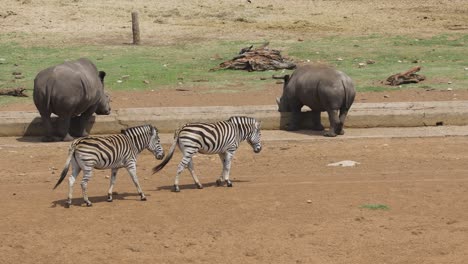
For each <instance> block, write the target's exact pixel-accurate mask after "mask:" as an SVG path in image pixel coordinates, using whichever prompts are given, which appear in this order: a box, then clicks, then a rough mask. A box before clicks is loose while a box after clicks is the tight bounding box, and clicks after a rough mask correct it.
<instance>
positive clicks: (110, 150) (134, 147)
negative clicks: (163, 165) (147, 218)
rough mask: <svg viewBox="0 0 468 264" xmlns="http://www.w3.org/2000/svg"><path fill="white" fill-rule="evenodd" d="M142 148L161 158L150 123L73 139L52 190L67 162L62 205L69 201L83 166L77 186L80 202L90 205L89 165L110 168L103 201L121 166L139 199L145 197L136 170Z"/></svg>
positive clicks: (157, 141)
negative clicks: (79, 189) (81, 200)
mask: <svg viewBox="0 0 468 264" xmlns="http://www.w3.org/2000/svg"><path fill="white" fill-rule="evenodd" d="M145 148H146V149H148V150H149V151H151V152H152V153H153V154H154V155H155V157H156V159H158V160H161V159H163V158H164V150H163V148H162V146H161V143H160V141H159V135H158V130H157V129H156V128H155V127H153V126H151V125H143V126H136V127H131V128H127V129H124V130H122V131H121V134H115V135H108V136H87V137H82V138H78V139H75V140H74V141H73V142H72V143H71V145H70V148H69V151H68V158H67V160H66V162H65V166H64V168H63V171H62V174H61V175H60V179H59V180H58V182H57V184H55V187H54V190H55V189H56V188H57V187H58V186H59V185H60V183H61V182H62V181H63V179H64V178H65V176H66V175H67V173H68V169H69V167H70V162H71V164H72V173H71V175H70V176H69V183H68V187H69V190H68V200H67V202H66V204H65V207H70V205H71V202H72V192H73V184H74V183H75V180H76V177H77V176H78V174H79V173H80V171H81V170H83V180H82V181H81V189H82V192H83V198H84V202H85V203H86V205H87V206H92V203H91V202H90V201H89V199H88V193H87V186H88V181H89V180H90V178H91V176H92V170H93V168H95V169H100V170H103V169H111V177H110V187H109V190H108V192H107V201H108V202H112V189H113V188H114V184H115V180H116V176H117V171H118V170H119V168H122V167H125V168H126V169H127V171H128V173H129V174H130V176H131V177H132V180H133V183H134V184H135V186H136V188H137V190H138V194H140V198H141V200H142V201H146V196H145V194H144V193H143V191H142V190H141V187H140V184H139V182H138V177H137V174H136V161H137V155H138V154H139V153H140V152H141V151H143V150H144V149H145Z"/></svg>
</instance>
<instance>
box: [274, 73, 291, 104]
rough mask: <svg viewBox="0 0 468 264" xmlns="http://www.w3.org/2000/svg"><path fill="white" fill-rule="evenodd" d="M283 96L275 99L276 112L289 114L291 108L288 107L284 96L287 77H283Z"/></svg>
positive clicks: (287, 81)
mask: <svg viewBox="0 0 468 264" xmlns="http://www.w3.org/2000/svg"><path fill="white" fill-rule="evenodd" d="M283 79H284V83H283V94H282V95H281V97H276V103H277V104H278V112H290V111H291V108H290V107H289V102H288V98H287V96H286V89H287V86H288V83H289V75H287V74H286V75H285V76H284V77H283Z"/></svg>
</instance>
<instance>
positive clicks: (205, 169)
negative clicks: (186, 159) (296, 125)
mask: <svg viewBox="0 0 468 264" xmlns="http://www.w3.org/2000/svg"><path fill="white" fill-rule="evenodd" d="M317 137H319V136H317ZM18 140H19V141H17V139H14V138H3V139H0V156H1V157H2V159H0V166H1V168H2V170H1V171H0V192H1V193H2V194H3V200H2V203H1V211H2V218H1V220H0V222H1V225H0V236H1V238H2V239H1V240H0V255H1V256H2V257H1V259H0V263H16V262H17V261H18V260H21V262H22V263H83V262H85V263H130V262H132V263H320V264H323V263H460V264H462V263H466V260H467V259H468V247H467V236H466V234H467V232H468V221H467V219H468V211H467V210H466V205H467V204H468V180H467V178H466V175H467V173H468V170H467V167H466V157H467V156H468V151H467V150H468V141H467V139H466V138H465V137H446V138H411V139H410V138H383V139H370V138H367V139H342V138H336V139H322V137H320V138H318V139H317V140H311V141H307V142H297V141H296V142H287V141H270V142H265V143H264V149H263V150H262V152H261V153H260V154H254V153H253V152H252V150H251V149H250V147H249V146H248V145H247V144H243V145H242V146H241V148H240V150H239V152H238V153H237V154H236V156H235V160H234V163H233V166H232V174H231V176H232V178H233V180H234V182H233V184H234V187H233V188H227V187H216V186H215V184H214V181H215V180H216V178H217V177H218V175H219V173H220V171H221V165H220V162H219V160H218V157H217V156H203V155H198V156H197V157H196V158H195V161H194V162H195V169H196V170H197V171H198V173H199V175H200V180H201V182H202V184H204V187H205V188H204V189H203V190H198V189H196V188H195V187H194V185H193V182H192V179H191V177H190V174H189V173H188V172H187V171H185V172H184V173H183V174H182V177H181V192H180V193H173V192H171V190H170V188H171V186H172V184H173V180H174V174H175V170H176V166H177V163H178V162H179V161H180V159H181V155H180V152H179V151H177V152H176V153H175V155H174V158H173V160H172V161H171V162H170V163H169V164H168V165H167V167H166V168H165V169H164V170H163V171H162V172H161V173H160V174H156V175H151V168H152V167H153V166H155V165H156V164H158V163H159V162H158V161H156V160H155V159H154V157H153V156H151V154H150V153H149V152H147V151H144V152H143V153H142V154H141V155H140V157H139V161H138V162H139V163H138V173H139V176H140V181H141V184H142V187H143V190H144V191H145V193H146V195H147V196H148V201H146V202H141V201H139V196H138V195H137V193H136V189H135V187H134V186H133V184H132V183H131V180H130V178H129V176H128V175H127V173H126V172H125V171H124V170H123V171H121V172H120V173H119V175H120V176H118V179H117V185H116V188H115V189H114V191H116V192H117V193H118V194H117V195H114V199H115V200H114V202H112V203H108V202H106V193H107V188H108V179H107V178H106V176H108V175H109V171H96V172H95V174H94V176H93V178H92V180H91V181H90V184H89V193H90V199H91V201H92V202H93V203H94V204H93V207H90V208H87V207H82V206H80V204H81V203H82V196H81V191H80V188H79V185H78V184H77V185H78V186H75V189H74V197H75V198H74V200H73V206H72V207H71V208H69V209H66V208H64V207H63V204H64V201H65V198H66V195H67V184H68V182H67V181H64V183H62V185H61V186H59V188H58V189H57V190H55V191H53V190H52V187H53V186H54V184H55V183H56V181H57V179H58V177H59V174H60V171H61V170H62V166H63V163H64V161H65V156H66V152H67V147H68V144H67V143H39V142H34V141H35V140H37V139H18ZM31 140H32V141H31ZM164 147H165V149H166V150H167V149H168V147H169V145H168V144H164ZM342 160H354V161H357V162H359V163H360V164H358V165H357V166H356V167H330V166H327V164H329V163H333V162H338V161H342ZM371 204H380V205H385V206H387V207H388V209H387V210H371V209H366V208H363V206H366V205H371Z"/></svg>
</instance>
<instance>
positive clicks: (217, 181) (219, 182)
mask: <svg viewBox="0 0 468 264" xmlns="http://www.w3.org/2000/svg"><path fill="white" fill-rule="evenodd" d="M216 185H217V186H218V187H219V186H223V185H224V182H223V181H221V180H220V179H217V180H216Z"/></svg>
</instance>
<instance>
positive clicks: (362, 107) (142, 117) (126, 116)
mask: <svg viewBox="0 0 468 264" xmlns="http://www.w3.org/2000/svg"><path fill="white" fill-rule="evenodd" d="M234 115H245V116H251V117H255V118H257V119H259V120H261V121H262V128H263V129H264V130H277V129H280V128H284V127H285V126H286V125H287V123H288V118H289V113H279V112H278V111H277V106H273V105H268V106H238V107H235V106H208V107H154V108H124V109H117V110H113V112H112V114H111V115H108V116H95V117H94V118H93V119H92V122H91V123H90V124H89V127H88V130H89V131H90V133H91V134H111V133H119V132H120V130H121V129H124V128H127V127H131V126H136V125H142V124H153V125H154V126H156V127H157V128H158V129H159V130H160V132H162V133H172V132H173V131H174V130H176V129H177V128H179V127H180V126H182V125H184V124H186V123H190V122H216V121H219V120H225V119H228V118H229V117H231V116H234ZM322 123H323V125H324V126H328V115H327V114H326V113H322ZM301 125H302V127H303V128H309V127H311V125H312V124H311V118H310V112H307V111H305V108H304V110H303V113H302V124H301ZM436 125H452V126H453V125H455V126H458V125H468V101H445V102H398V103H355V104H354V105H353V107H352V108H351V110H350V112H349V114H348V118H347V120H346V123H345V128H346V127H350V128H370V127H418V126H436ZM44 133H45V130H44V127H43V126H42V123H41V119H40V116H39V115H38V113H37V112H13V111H1V112H0V136H42V135H44Z"/></svg>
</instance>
